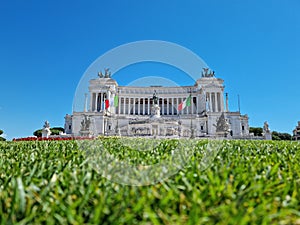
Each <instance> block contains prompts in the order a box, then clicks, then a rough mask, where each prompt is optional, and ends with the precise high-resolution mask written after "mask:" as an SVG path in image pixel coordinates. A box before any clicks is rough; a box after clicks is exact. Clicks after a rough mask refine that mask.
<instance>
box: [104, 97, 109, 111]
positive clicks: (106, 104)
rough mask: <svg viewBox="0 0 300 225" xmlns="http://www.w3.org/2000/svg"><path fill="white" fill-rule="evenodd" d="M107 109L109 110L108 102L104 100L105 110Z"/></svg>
mask: <svg viewBox="0 0 300 225" xmlns="http://www.w3.org/2000/svg"><path fill="white" fill-rule="evenodd" d="M108 108H109V100H108V99H105V109H108Z"/></svg>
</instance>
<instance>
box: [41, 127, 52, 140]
mask: <svg viewBox="0 0 300 225" xmlns="http://www.w3.org/2000/svg"><path fill="white" fill-rule="evenodd" d="M50 134H51V131H50V129H49V128H48V127H45V128H43V130H42V137H43V138H48V137H49V136H50Z"/></svg>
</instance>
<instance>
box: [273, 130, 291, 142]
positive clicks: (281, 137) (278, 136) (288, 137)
mask: <svg viewBox="0 0 300 225" xmlns="http://www.w3.org/2000/svg"><path fill="white" fill-rule="evenodd" d="M291 139H292V135H290V134H288V133H280V132H277V131H273V132H272V140H278V141H280V140H291Z"/></svg>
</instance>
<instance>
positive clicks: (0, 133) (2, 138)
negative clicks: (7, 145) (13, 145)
mask: <svg viewBox="0 0 300 225" xmlns="http://www.w3.org/2000/svg"><path fill="white" fill-rule="evenodd" d="M2 134H3V130H0V141H6V139H5V138H4V137H1V135H2Z"/></svg>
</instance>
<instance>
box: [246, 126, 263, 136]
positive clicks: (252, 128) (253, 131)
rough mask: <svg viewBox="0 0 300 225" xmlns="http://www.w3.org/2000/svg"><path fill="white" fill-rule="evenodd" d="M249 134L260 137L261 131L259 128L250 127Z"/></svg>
mask: <svg viewBox="0 0 300 225" xmlns="http://www.w3.org/2000/svg"><path fill="white" fill-rule="evenodd" d="M249 132H250V133H254V136H262V133H263V129H262V128H261V127H250V128H249Z"/></svg>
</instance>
